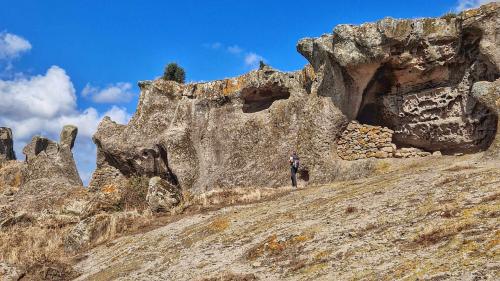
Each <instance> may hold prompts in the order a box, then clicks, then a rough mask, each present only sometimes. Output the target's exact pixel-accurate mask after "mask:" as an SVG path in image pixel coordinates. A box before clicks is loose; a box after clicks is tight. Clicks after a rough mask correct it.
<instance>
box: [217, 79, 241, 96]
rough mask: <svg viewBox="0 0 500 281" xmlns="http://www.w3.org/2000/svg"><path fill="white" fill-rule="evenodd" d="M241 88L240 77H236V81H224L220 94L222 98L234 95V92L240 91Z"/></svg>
mask: <svg viewBox="0 0 500 281" xmlns="http://www.w3.org/2000/svg"><path fill="white" fill-rule="evenodd" d="M242 86H243V80H242V77H238V78H236V79H227V80H224V84H223V86H222V94H223V95H224V96H228V95H231V94H234V93H235V92H238V91H241V88H242Z"/></svg>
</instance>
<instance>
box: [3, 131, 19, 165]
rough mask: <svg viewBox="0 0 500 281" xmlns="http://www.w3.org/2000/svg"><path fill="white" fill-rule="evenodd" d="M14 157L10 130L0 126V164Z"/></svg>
mask: <svg viewBox="0 0 500 281" xmlns="http://www.w3.org/2000/svg"><path fill="white" fill-rule="evenodd" d="M15 159H16V155H15V154H14V142H13V139H12V130H11V129H9V128H5V127H0V166H2V164H3V163H4V162H6V161H9V160H15Z"/></svg>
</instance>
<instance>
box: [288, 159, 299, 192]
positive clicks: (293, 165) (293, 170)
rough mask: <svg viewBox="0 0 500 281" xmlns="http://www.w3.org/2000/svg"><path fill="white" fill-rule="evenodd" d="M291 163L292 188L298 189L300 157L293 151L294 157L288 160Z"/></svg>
mask: <svg viewBox="0 0 500 281" xmlns="http://www.w3.org/2000/svg"><path fill="white" fill-rule="evenodd" d="M288 162H289V163H290V173H291V178H292V187H295V188H297V172H298V170H299V165H300V163H299V156H298V155H297V152H295V151H293V152H292V155H290V159H289V160H288Z"/></svg>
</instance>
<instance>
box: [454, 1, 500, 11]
mask: <svg viewBox="0 0 500 281" xmlns="http://www.w3.org/2000/svg"><path fill="white" fill-rule="evenodd" d="M491 2H500V0H459V1H458V3H457V7H456V8H455V9H456V10H457V11H463V10H467V9H473V8H477V7H479V6H481V5H483V4H486V3H491Z"/></svg>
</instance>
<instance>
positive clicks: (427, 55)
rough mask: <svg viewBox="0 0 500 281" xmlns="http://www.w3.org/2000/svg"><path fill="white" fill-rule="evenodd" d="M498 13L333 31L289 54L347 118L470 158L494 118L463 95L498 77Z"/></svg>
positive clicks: (493, 9) (403, 140) (486, 9)
mask: <svg viewBox="0 0 500 281" xmlns="http://www.w3.org/2000/svg"><path fill="white" fill-rule="evenodd" d="M499 7H500V5H499V4H498V3H492V4H489V5H485V6H482V7H481V8H480V9H477V10H468V11H465V12H463V13H461V14H460V15H458V16H448V17H445V18H437V19H429V18H426V19H416V20H395V19H391V18H386V19H383V20H381V21H379V22H376V23H366V24H362V25H360V26H353V25H339V26H337V27H336V28H335V30H334V31H333V34H327V35H323V36H322V37H320V38H314V39H313V38H307V39H303V40H301V41H300V42H299V44H298V46H297V49H298V51H299V52H300V53H301V54H303V55H304V56H305V57H306V58H307V59H308V60H309V62H310V63H311V65H312V66H313V67H314V70H315V72H316V80H314V82H313V84H312V86H311V91H312V93H316V94H317V95H319V96H325V97H330V98H331V99H332V101H333V102H334V104H335V105H336V106H337V107H338V108H340V110H342V112H343V113H344V114H345V115H346V116H347V117H348V118H349V119H351V120H352V119H357V120H359V121H360V122H362V123H368V124H372V125H382V126H386V127H389V128H390V129H392V130H394V140H395V142H396V143H398V144H403V145H405V146H415V147H420V148H423V149H425V150H428V151H435V150H442V151H443V152H445V153H454V152H475V151H479V150H484V149H486V148H488V146H489V145H490V144H491V142H492V141H493V139H494V136H495V131H496V126H497V120H498V116H497V114H496V113H495V112H494V111H492V110H491V109H490V108H488V107H487V106H486V105H485V104H483V103H481V102H478V100H477V99H476V98H474V96H472V95H471V94H470V93H471V88H472V87H473V85H474V84H475V83H477V82H479V81H494V80H495V79H497V78H498V77H499V66H500V55H499V53H500V50H499V48H498V46H499V44H498V39H497V36H498V33H499V29H500V27H499V26H500V23H499V21H500V20H499V18H500V16H499V11H500V9H499Z"/></svg>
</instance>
